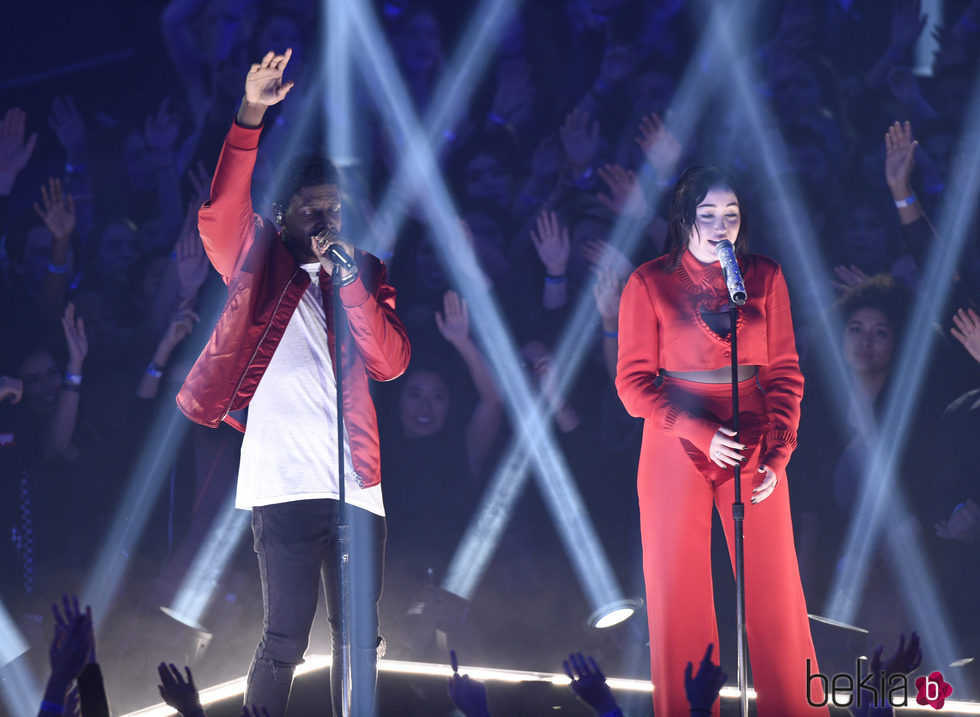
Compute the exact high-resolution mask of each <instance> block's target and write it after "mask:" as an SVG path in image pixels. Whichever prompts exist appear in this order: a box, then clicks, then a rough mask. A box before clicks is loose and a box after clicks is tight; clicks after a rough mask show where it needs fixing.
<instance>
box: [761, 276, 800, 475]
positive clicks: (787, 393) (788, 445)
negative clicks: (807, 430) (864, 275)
mask: <svg viewBox="0 0 980 717" xmlns="http://www.w3.org/2000/svg"><path fill="white" fill-rule="evenodd" d="M766 342H767V347H766V349H767V352H768V354H769V363H768V364H767V365H765V366H760V367H759V385H760V386H762V390H763V391H764V392H765V394H766V405H767V407H768V413H769V430H768V432H767V433H766V441H765V446H764V448H763V454H762V456H763V457H762V462H763V463H765V464H766V465H767V466H769V467H770V468H772V469H773V470H774V471H776V472H777V473H783V472H785V470H786V464H787V463H789V458H790V455H791V454H792V453H793V450H794V449H795V448H796V431H797V429H798V428H799V425H800V401H801V400H802V398H803V374H802V373H801V372H800V361H799V357H798V356H797V353H796V338H795V336H794V335H793V316H792V314H791V313H790V306H789V291H787V289H786V280H785V279H784V278H783V272H782V269H780V268H779V267H778V266H777V267H776V270H775V272H774V273H773V275H772V278H771V279H770V281H769V286H768V287H767V290H766Z"/></svg>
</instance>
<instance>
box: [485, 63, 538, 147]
mask: <svg viewBox="0 0 980 717" xmlns="http://www.w3.org/2000/svg"><path fill="white" fill-rule="evenodd" d="M533 106H534V84H533V83H532V82H531V67H530V65H528V64H527V62H526V61H521V62H520V64H518V65H517V66H516V67H515V66H514V64H513V63H508V64H507V68H506V71H505V72H498V73H497V89H496V91H495V92H494V95H493V101H492V103H491V105H490V112H489V114H488V115H487V120H486V122H485V125H484V128H485V129H487V130H492V129H494V128H495V127H518V126H520V125H522V124H524V123H525V122H527V121H528V120H529V119H530V118H531V109H532V107H533Z"/></svg>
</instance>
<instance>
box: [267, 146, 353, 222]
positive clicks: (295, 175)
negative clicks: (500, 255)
mask: <svg viewBox="0 0 980 717" xmlns="http://www.w3.org/2000/svg"><path fill="white" fill-rule="evenodd" d="M324 184H333V185H339V184H340V172H338V171H337V167H336V166H335V165H334V163H333V162H331V161H330V160H329V159H327V158H326V157H325V156H323V155H322V154H320V153H319V152H307V153H306V154H300V155H297V156H295V157H293V158H292V159H290V160H289V161H288V162H286V163H285V164H284V165H283V166H282V169H280V170H279V177H278V179H277V180H276V188H275V191H274V192H273V195H272V201H273V202H275V203H276V204H278V205H279V206H281V207H282V208H283V210H285V209H286V208H287V207H289V202H290V201H291V200H292V198H293V197H294V196H296V194H298V193H299V191H300V190H301V189H303V187H319V186H321V185H324Z"/></svg>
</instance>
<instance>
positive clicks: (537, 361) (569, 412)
mask: <svg viewBox="0 0 980 717" xmlns="http://www.w3.org/2000/svg"><path fill="white" fill-rule="evenodd" d="M521 355H522V357H523V359H524V362H525V364H526V365H527V368H528V369H529V370H530V372H531V376H532V377H533V378H534V381H535V385H536V386H537V389H538V391H539V392H540V393H541V396H542V397H544V399H545V401H547V403H548V406H549V408H550V409H551V413H552V415H554V417H555V425H556V426H558V430H559V431H561V432H562V433H570V432H572V431H574V430H575V429H576V428H578V427H579V424H580V423H581V420H580V419H579V415H578V412H577V411H576V410H575V409H574V408H572V406H571V404H570V403H569V402H568V401H567V400H566V397H565V393H564V392H563V391H562V390H561V389H560V387H559V385H558V374H557V373H556V371H555V360H554V357H553V356H552V355H551V350H550V349H549V348H548V347H547V346H545V345H544V344H543V343H542V342H540V341H537V340H532V341H530V342H528V343H527V344H525V345H524V346H523V347H522V348H521Z"/></svg>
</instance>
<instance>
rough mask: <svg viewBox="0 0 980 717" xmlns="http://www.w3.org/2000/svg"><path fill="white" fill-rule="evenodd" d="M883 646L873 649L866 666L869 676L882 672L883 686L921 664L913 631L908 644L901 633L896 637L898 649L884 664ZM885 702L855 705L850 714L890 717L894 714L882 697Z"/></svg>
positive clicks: (920, 656)
mask: <svg viewBox="0 0 980 717" xmlns="http://www.w3.org/2000/svg"><path fill="white" fill-rule="evenodd" d="M884 649H885V646H884V645H878V647H877V649H875V651H874V654H873V655H872V656H871V663H870V664H869V665H868V673H869V674H870V675H879V674H881V673H882V672H884V675H885V676H884V680H883V682H884V684H886V685H887V684H889V682H888V680H889V678H891V676H892V675H907V674H909V673H910V672H912V671H913V670H915V669H916V668H917V667H918V666H919V664H920V663H921V662H922V650H921V649H919V636H918V634H916V633H915V632H914V631H913V632H912V634H911V635H910V636H909V641H908V644H906V642H905V634H904V633H902V634H901V635H899V636H898V647H896V648H895V652H893V653H892V655H891V657H889V658H888V659H887V660H885V661H884V662H882V661H881V653H882V652H883V651H884ZM882 698H883V699H884V700H885V702H884V704H883V705H873V704H871V700H867V701H866V702H865V704H863V705H861V706H860V707H857V706H856V705H855V706H853V707H851V714H853V715H854V717H890V716H891V715H893V714H894V711H893V710H892V707H891V705H890V704H889V703H888V701H887V697H886V696H885V695H882Z"/></svg>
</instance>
